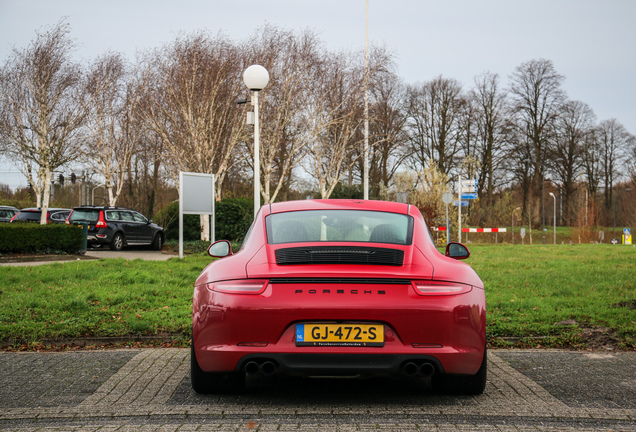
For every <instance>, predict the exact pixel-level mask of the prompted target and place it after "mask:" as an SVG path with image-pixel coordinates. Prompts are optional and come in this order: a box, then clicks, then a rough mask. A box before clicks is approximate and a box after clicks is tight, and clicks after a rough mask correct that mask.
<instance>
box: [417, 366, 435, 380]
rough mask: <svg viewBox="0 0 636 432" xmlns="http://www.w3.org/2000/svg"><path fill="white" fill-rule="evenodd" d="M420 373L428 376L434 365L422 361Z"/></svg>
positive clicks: (431, 373) (433, 369)
mask: <svg viewBox="0 0 636 432" xmlns="http://www.w3.org/2000/svg"><path fill="white" fill-rule="evenodd" d="M420 373H421V374H422V375H424V376H425V377H430V376H432V375H433V374H434V373H435V366H433V365H432V364H430V363H422V366H421V367H420Z"/></svg>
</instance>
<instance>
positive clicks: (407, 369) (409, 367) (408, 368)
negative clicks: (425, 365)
mask: <svg viewBox="0 0 636 432" xmlns="http://www.w3.org/2000/svg"><path fill="white" fill-rule="evenodd" d="M418 369H419V368H418V367H417V365H416V364H415V363H413V362H408V363H406V364H405V365H404V366H402V372H403V373H404V375H406V376H410V377H412V376H415V375H416V374H417V371H418Z"/></svg>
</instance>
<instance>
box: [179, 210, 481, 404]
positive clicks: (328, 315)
mask: <svg viewBox="0 0 636 432" xmlns="http://www.w3.org/2000/svg"><path fill="white" fill-rule="evenodd" d="M208 253H209V254H210V255H211V256H213V257H223V259H219V260H216V261H214V262H212V263H211V264H209V265H208V266H207V267H206V268H205V270H203V272H202V273H201V275H200V276H199V278H198V279H197V281H196V285H195V288H194V300H193V312H194V315H193V325H192V356H191V362H192V365H191V367H192V370H191V372H192V373H191V377H192V387H193V389H194V390H195V391H197V392H200V393H214V392H227V391H235V390H239V389H241V388H242V387H243V385H244V384H245V380H246V378H250V377H258V376H269V375H274V374H287V375H301V376H403V377H410V378H413V379H416V378H418V379H422V378H429V377H430V379H431V382H432V385H433V387H434V388H435V389H437V390H439V391H442V392H452V393H465V394H479V393H482V392H483V391H484V387H485V385H486V367H487V361H486V301H485V296H484V285H483V283H482V281H481V280H480V279H479V277H478V276H477V274H476V273H475V272H474V271H473V269H472V268H471V267H470V266H468V265H466V264H464V263H462V262H459V261H458V259H464V258H468V256H469V254H470V253H469V252H468V249H467V248H466V247H465V246H463V245H461V244H459V243H450V244H449V245H448V246H447V248H446V254H445V255H443V254H441V253H439V252H438V251H437V249H436V248H435V245H434V244H433V241H432V239H431V236H430V233H429V231H428V228H427V226H426V223H425V221H424V218H423V217H422V215H421V213H420V211H419V210H418V209H417V207H415V206H412V205H408V204H401V203H395V202H383V201H362V200H308V201H290V202H281V203H274V204H267V205H265V206H263V207H262V208H261V209H260V211H259V212H258V215H257V216H256V218H255V220H254V223H253V224H252V226H251V228H250V230H249V232H248V234H247V236H246V238H245V240H244V242H243V246H242V247H241V249H240V251H238V252H237V253H236V254H232V251H231V249H230V244H229V242H227V241H224V240H221V241H218V242H215V243H213V244H212V245H211V246H210V248H209V249H208Z"/></svg>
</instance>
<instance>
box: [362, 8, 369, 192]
mask: <svg viewBox="0 0 636 432" xmlns="http://www.w3.org/2000/svg"><path fill="white" fill-rule="evenodd" d="M362 157H363V158H364V159H363V161H362V194H363V199H365V200H368V199H369V0H366V2H365V9H364V146H363V156H362Z"/></svg>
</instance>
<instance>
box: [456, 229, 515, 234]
mask: <svg viewBox="0 0 636 432" xmlns="http://www.w3.org/2000/svg"><path fill="white" fill-rule="evenodd" d="M462 232H477V233H482V232H484V233H500V232H506V228H462Z"/></svg>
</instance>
